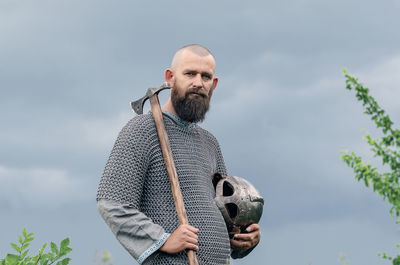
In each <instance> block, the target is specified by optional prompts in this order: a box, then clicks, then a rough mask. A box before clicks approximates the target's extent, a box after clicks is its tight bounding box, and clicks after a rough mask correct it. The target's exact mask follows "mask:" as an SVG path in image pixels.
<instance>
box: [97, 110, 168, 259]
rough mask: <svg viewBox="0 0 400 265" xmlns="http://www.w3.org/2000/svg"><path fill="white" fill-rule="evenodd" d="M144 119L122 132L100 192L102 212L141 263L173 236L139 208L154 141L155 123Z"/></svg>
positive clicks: (102, 180)
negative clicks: (152, 131)
mask: <svg viewBox="0 0 400 265" xmlns="http://www.w3.org/2000/svg"><path fill="white" fill-rule="evenodd" d="M143 118H144V117H141V116H139V117H136V118H134V119H132V120H131V121H129V122H128V124H127V125H126V126H125V127H124V128H123V129H122V131H121V132H120V134H119V136H118V138H117V140H116V142H115V145H114V148H113V149H112V152H111V155H110V157H109V159H108V162H107V164H106V167H105V170H104V173H103V176H102V178H101V181H100V185H99V189H98V193H97V201H98V203H97V206H98V210H99V212H100V215H101V216H102V217H103V219H104V221H105V222H106V224H107V225H108V226H109V227H110V229H111V231H112V232H113V233H114V235H115V236H116V238H117V239H118V241H119V242H120V243H121V244H122V245H123V246H124V248H125V249H126V250H127V251H128V252H129V253H130V254H131V255H132V256H133V257H134V258H135V259H136V260H137V261H138V262H139V264H141V263H142V262H143V261H144V260H145V259H147V258H148V257H149V256H150V255H152V254H153V253H154V252H156V251H157V250H158V249H159V248H160V247H161V246H162V244H164V242H165V241H166V240H167V239H168V237H169V235H170V234H169V233H165V231H164V229H163V228H162V227H161V226H160V225H158V224H155V223H153V221H152V220H151V219H150V218H149V217H147V216H146V215H145V214H144V213H142V212H141V211H140V207H139V205H140V198H141V197H142V193H143V183H144V179H145V174H146V171H147V167H148V161H149V158H148V157H149V147H150V146H151V141H152V140H153V141H154V139H152V137H151V135H152V134H151V133H149V132H150V131H151V130H152V128H153V127H154V125H153V126H151V122H150V121H149V119H147V122H146V121H145V120H143ZM153 256H154V255H153Z"/></svg>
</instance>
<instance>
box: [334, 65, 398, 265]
mask: <svg viewBox="0 0 400 265" xmlns="http://www.w3.org/2000/svg"><path fill="white" fill-rule="evenodd" d="M343 72H344V76H345V78H346V88H347V89H348V90H353V91H355V93H356V94H355V96H356V98H357V100H359V101H361V103H362V105H363V107H364V113H365V114H367V115H369V116H371V120H372V121H374V123H375V125H376V127H377V128H378V129H380V130H381V131H382V133H383V136H382V137H381V138H378V139H374V138H372V137H371V135H370V134H367V135H366V136H365V139H366V140H367V142H368V144H369V145H370V146H371V151H372V152H373V154H374V156H375V157H379V158H381V160H382V165H383V166H384V168H387V170H385V172H380V171H379V170H378V168H376V167H374V166H371V164H370V163H369V162H366V161H364V160H363V159H362V157H360V156H357V155H356V154H355V153H354V152H352V153H348V152H345V153H343V155H342V159H343V161H344V162H345V163H346V164H347V165H348V166H349V167H351V168H352V169H353V171H354V173H355V178H356V179H357V180H358V181H362V182H363V183H364V184H365V186H367V187H370V186H372V189H373V191H374V192H376V193H378V194H379V195H380V196H381V197H383V199H384V200H386V201H387V202H389V203H390V204H391V206H392V207H391V209H390V214H391V215H392V216H394V217H396V218H398V217H399V215H400V185H399V178H400V130H399V129H395V128H394V127H393V122H392V120H391V119H390V117H389V115H388V114H386V112H385V111H384V110H383V109H382V108H381V107H380V106H379V105H378V103H377V102H376V100H375V99H374V98H373V97H372V96H371V95H370V94H369V89H368V88H367V87H364V86H363V85H362V84H361V83H360V82H359V81H358V79H357V78H355V77H353V76H351V75H349V74H347V73H346V71H345V70H344V71H343ZM381 256H382V257H383V258H384V259H387V260H390V261H392V262H393V265H400V255H397V257H394V258H393V257H390V256H388V255H386V253H383V254H382V255H381Z"/></svg>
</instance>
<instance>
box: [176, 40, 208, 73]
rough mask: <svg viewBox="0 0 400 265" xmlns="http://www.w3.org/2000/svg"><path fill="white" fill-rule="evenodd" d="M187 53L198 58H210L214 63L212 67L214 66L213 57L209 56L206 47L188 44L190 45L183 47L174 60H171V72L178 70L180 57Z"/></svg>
mask: <svg viewBox="0 0 400 265" xmlns="http://www.w3.org/2000/svg"><path fill="white" fill-rule="evenodd" d="M188 52H189V53H193V54H195V55H197V56H200V57H210V58H212V61H213V62H214V65H215V59H214V56H213V55H212V54H211V52H210V51H209V50H208V49H207V48H206V47H204V46H202V45H200V44H190V45H186V46H183V47H182V48H180V49H179V50H178V51H177V52H176V53H175V55H174V58H173V59H172V63H171V69H172V70H174V71H175V70H176V69H177V68H178V66H179V64H180V63H181V59H182V56H183V55H184V54H185V53H188Z"/></svg>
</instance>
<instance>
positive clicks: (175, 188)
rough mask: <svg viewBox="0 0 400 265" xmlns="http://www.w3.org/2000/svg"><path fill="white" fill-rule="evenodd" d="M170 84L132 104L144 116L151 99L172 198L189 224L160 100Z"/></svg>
mask: <svg viewBox="0 0 400 265" xmlns="http://www.w3.org/2000/svg"><path fill="white" fill-rule="evenodd" d="M169 88H170V87H169V84H168V83H164V84H163V85H162V86H160V87H150V88H149V89H147V93H146V95H145V96H144V97H142V98H141V99H139V100H136V101H134V102H132V103H131V106H132V109H133V110H134V111H135V112H136V113H137V114H143V105H144V102H145V101H146V100H147V99H148V98H150V105H151V111H152V112H153V118H154V122H155V124H156V128H157V133H158V138H159V139H160V145H161V151H162V154H163V157H164V162H165V166H166V167H167V173H168V177H169V182H170V184H171V191H172V196H173V197H174V202H175V209H176V212H177V214H178V219H179V223H180V224H189V222H188V218H187V215H186V210H185V205H184V203H183V197H182V192H181V188H180V186H179V179H178V174H177V173H176V167H175V163H174V159H173V157H172V151H171V146H170V144H169V139H168V135H167V131H166V129H165V124H164V119H163V116H162V111H161V106H160V102H159V100H158V93H159V92H160V91H161V90H164V89H169ZM187 256H188V259H189V265H198V264H199V263H198V261H197V257H196V253H195V252H194V251H193V250H187Z"/></svg>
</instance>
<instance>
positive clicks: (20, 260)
mask: <svg viewBox="0 0 400 265" xmlns="http://www.w3.org/2000/svg"><path fill="white" fill-rule="evenodd" d="M33 235H34V234H33V233H29V234H28V233H27V232H26V229H25V228H24V229H23V230H22V235H19V236H18V243H17V244H16V243H11V244H10V245H11V247H12V248H13V249H14V250H15V251H16V252H17V254H10V253H8V254H7V255H6V256H5V257H4V259H1V258H0V265H51V264H56V265H67V264H68V263H69V262H70V260H71V259H70V258H65V256H66V255H67V254H68V253H69V252H71V250H72V249H71V248H69V238H65V239H64V240H62V241H61V243H60V247H58V246H57V244H55V243H54V242H51V243H50V248H51V251H50V252H48V253H44V250H45V248H46V246H47V244H44V245H43V246H42V248H41V249H40V250H39V253H38V254H37V255H36V256H28V253H29V249H28V247H29V245H30V242H32V241H33V239H34V237H33ZM55 262H57V263H55Z"/></svg>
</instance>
